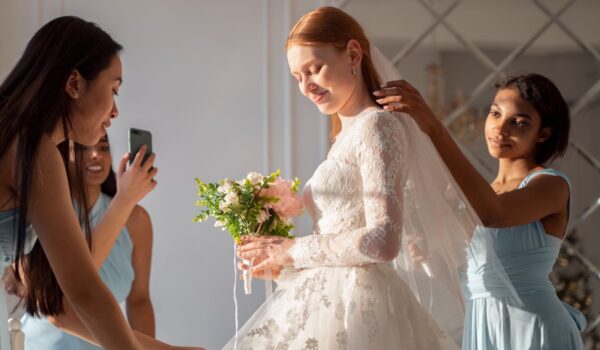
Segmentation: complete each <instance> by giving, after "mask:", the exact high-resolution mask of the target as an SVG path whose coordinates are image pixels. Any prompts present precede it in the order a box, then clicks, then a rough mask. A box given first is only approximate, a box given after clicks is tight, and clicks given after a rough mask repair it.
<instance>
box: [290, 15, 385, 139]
mask: <svg viewBox="0 0 600 350" xmlns="http://www.w3.org/2000/svg"><path fill="white" fill-rule="evenodd" d="M352 39H354V40H356V41H358V43H359V44H360V47H361V49H362V62H361V68H360V69H361V72H362V76H363V79H364V82H365V84H366V86H367V90H368V91H369V93H370V94H369V95H370V96H371V99H372V100H373V102H374V103H377V102H376V101H375V97H374V96H373V92H375V90H379V89H380V85H381V81H380V79H379V76H378V75H377V71H375V66H373V61H372V60H371V45H370V44H369V40H368V39H367V36H366V35H365V32H364V30H363V28H362V27H361V26H360V24H358V22H357V21H356V20H355V19H354V18H352V16H350V15H349V14H347V13H346V12H344V11H342V10H340V9H338V8H335V7H329V6H324V7H319V8H317V9H315V10H313V11H311V12H309V13H307V14H305V15H304V16H303V17H302V18H300V20H299V21H298V22H297V23H296V25H294V27H293V28H292V30H291V31H290V34H289V36H288V38H287V41H286V43H285V50H286V51H287V50H288V49H289V48H290V47H292V46H293V45H303V46H321V45H331V46H333V47H335V48H337V49H339V50H340V51H344V50H345V49H346V45H347V44H348V41H350V40H352ZM340 129H341V122H340V118H339V117H338V116H337V114H334V115H332V116H331V132H330V137H331V139H332V140H333V139H335V137H336V136H337V134H338V133H339V132H340Z"/></svg>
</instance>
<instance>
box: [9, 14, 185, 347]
mask: <svg viewBox="0 0 600 350" xmlns="http://www.w3.org/2000/svg"><path fill="white" fill-rule="evenodd" d="M121 49H122V47H121V45H119V44H118V43H117V42H115V41H114V40H113V39H112V38H111V37H110V36H109V35H108V34H107V33H106V32H105V31H103V30H102V29H100V28H99V27H98V26H97V25H95V24H94V23H91V22H88V21H85V20H83V19H81V18H78V17H73V16H64V17H59V18H56V19H54V20H52V21H50V22H49V23H47V24H46V25H44V26H43V27H42V28H40V29H39V30H38V31H37V32H36V34H35V35H34V36H33V38H32V39H31V40H30V41H29V43H28V44H27V47H26V48H25V51H24V52H23V55H22V57H21V58H20V59H19V60H18V62H17V63H16V66H15V67H14V68H13V69H12V70H11V71H10V72H9V73H8V75H7V76H6V78H5V80H4V81H3V82H2V83H1V84H0V247H1V251H0V268H2V269H3V270H4V267H6V266H11V270H9V271H6V272H7V273H5V275H4V276H5V277H6V278H7V283H5V286H6V288H7V289H8V290H9V291H10V292H12V293H16V294H17V295H18V296H19V297H20V298H21V300H22V305H23V306H24V308H25V310H26V312H27V313H29V314H31V315H37V316H41V315H45V316H47V317H49V318H50V319H51V320H52V322H53V324H54V325H57V326H58V327H61V328H63V327H65V326H66V327H71V328H69V332H70V333H73V334H77V335H78V336H80V337H84V338H86V339H88V340H90V341H93V342H95V343H96V344H99V345H101V346H102V347H103V348H105V349H111V350H112V349H115V350H116V349H119V350H120V349H135V350H141V349H143V347H142V346H144V347H146V348H157V349H171V348H172V347H170V346H169V345H167V344H164V343H161V342H159V341H157V340H155V339H154V338H152V337H149V336H147V335H145V334H143V333H139V332H137V333H136V332H133V331H132V330H131V327H130V325H129V324H128V323H127V320H126V319H125V317H123V314H122V312H121V309H120V308H119V304H118V303H117V301H116V300H115V297H114V296H113V295H112V294H111V293H110V291H109V289H108V288H107V287H106V286H105V284H104V283H103V282H102V280H101V279H100V276H99V274H98V270H99V269H100V265H102V263H101V262H103V261H104V260H105V259H106V256H108V255H109V252H110V250H111V249H112V247H113V245H114V242H115V240H116V239H117V237H118V236H119V233H120V231H121V229H122V227H123V225H125V223H126V222H127V220H128V218H129V217H130V214H131V213H132V210H134V207H135V206H136V204H137V203H138V202H139V201H140V200H142V198H144V197H145V196H146V195H147V194H148V193H149V192H150V191H152V190H153V189H154V188H155V186H156V182H155V181H154V176H155V175H156V174H157V169H156V168H153V164H154V159H155V156H154V155H152V156H150V158H148V160H146V161H145V162H144V163H143V164H142V159H143V154H144V151H145V149H141V150H140V152H138V154H137V155H136V156H135V158H134V159H133V162H132V163H131V164H130V165H127V161H128V157H127V156H124V157H123V158H122V159H121V162H120V164H119V168H118V172H117V174H118V175H117V177H118V180H119V181H118V183H119V191H118V193H117V195H116V196H115V198H114V199H113V200H112V201H111V202H110V205H109V206H108V208H107V209H106V213H105V218H106V217H110V220H103V221H102V222H101V223H100V224H99V225H98V226H97V227H96V228H95V230H94V235H96V236H102V237H103V238H104V239H99V240H97V241H98V242H97V243H94V242H92V248H93V249H94V250H95V252H96V253H95V254H94V258H92V255H91V254H90V251H89V247H88V245H86V240H85V237H84V235H83V234H82V229H81V226H80V221H79V220H78V219H77V215H76V213H75V211H74V210H73V204H72V197H71V193H72V192H71V191H70V187H73V186H79V187H77V188H78V191H75V192H76V194H82V197H83V198H85V191H83V189H82V188H81V186H80V185H82V183H81V182H80V181H77V182H73V181H72V180H73V179H72V177H69V176H67V174H68V173H67V169H66V163H65V161H64V160H63V158H62V157H61V153H60V151H59V150H58V148H57V145H58V144H60V143H61V142H63V141H65V140H73V141H74V142H77V143H79V144H82V145H87V146H93V145H95V144H97V143H98V141H99V140H100V138H101V137H102V136H104V135H105V134H106V128H108V127H109V126H110V124H111V119H113V118H115V117H117V115H118V110H117V107H116V103H115V99H114V96H115V95H116V94H117V92H118V90H119V89H120V87H121V82H122V66H121V60H120V58H119V52H120V51H121ZM78 154H79V153H78ZM63 156H64V154H63ZM74 173H75V174H76V175H77V176H75V178H79V177H80V176H83V168H82V167H81V162H76V166H75V171H74ZM77 200H78V201H79V202H80V203H87V202H88V201H87V200H81V198H78V199H77ZM82 209H83V210H82V211H81V212H82V213H86V215H83V216H82V217H84V218H85V220H84V223H85V225H84V226H85V227H86V230H85V232H86V234H87V233H89V232H90V231H89V230H87V228H88V227H89V215H87V211H88V210H87V209H88V208H87V206H84V207H83V208H82ZM86 221H87V223H86ZM132 231H133V230H132ZM36 238H37V241H36ZM33 242H35V243H33ZM134 255H135V253H134ZM134 259H135V257H134ZM133 264H134V265H135V261H134V262H133ZM13 266H19V268H18V269H15V268H13ZM4 292H5V291H4V288H0V305H1V306H0V349H2V350H5V349H9V346H10V345H9V340H8V335H7V329H6V328H7V323H6V321H7V312H6V311H7V310H6V307H5V306H4V305H5V304H4V303H3V300H4V298H3V296H4ZM130 294H131V293H130ZM63 313H64V314H63ZM75 314H77V315H79V318H76V322H75V321H73V320H72V319H75V317H71V318H69V317H67V315H72V316H73V315H75ZM59 320H60V321H59ZM26 338H27V335H26ZM190 349H192V348H190Z"/></svg>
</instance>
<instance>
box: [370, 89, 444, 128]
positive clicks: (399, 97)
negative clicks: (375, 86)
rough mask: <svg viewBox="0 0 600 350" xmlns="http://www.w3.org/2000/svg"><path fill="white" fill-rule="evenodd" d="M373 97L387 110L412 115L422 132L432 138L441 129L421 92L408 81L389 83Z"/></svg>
mask: <svg viewBox="0 0 600 350" xmlns="http://www.w3.org/2000/svg"><path fill="white" fill-rule="evenodd" d="M373 95H375V97H376V98H377V103H379V104H380V105H382V106H383V108H384V109H385V110H388V111H392V112H403V113H406V114H408V115H410V116H411V117H412V118H413V119H414V120H415V122H416V123H417V124H418V125H419V127H420V128H421V130H423V132H424V133H426V134H427V135H429V136H430V137H431V136H433V134H434V133H435V132H436V130H437V128H438V127H439V124H440V123H439V121H438V119H437V118H436V116H435V114H434V113H433V111H432V110H431V108H429V105H428V104H427V102H426V101H425V99H424V98H423V96H421V93H420V92H419V90H417V89H416V88H415V87H413V86H412V85H411V84H410V83H409V82H407V81H406V80H394V81H389V82H387V83H385V84H384V85H382V87H381V90H377V91H375V92H374V93H373Z"/></svg>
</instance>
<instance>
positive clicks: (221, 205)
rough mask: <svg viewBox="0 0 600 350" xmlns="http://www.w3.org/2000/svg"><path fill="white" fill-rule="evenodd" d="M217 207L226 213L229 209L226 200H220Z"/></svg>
mask: <svg viewBox="0 0 600 350" xmlns="http://www.w3.org/2000/svg"><path fill="white" fill-rule="evenodd" d="M219 209H221V210H222V211H223V212H225V213H227V212H228V211H229V204H227V203H226V202H221V203H219Z"/></svg>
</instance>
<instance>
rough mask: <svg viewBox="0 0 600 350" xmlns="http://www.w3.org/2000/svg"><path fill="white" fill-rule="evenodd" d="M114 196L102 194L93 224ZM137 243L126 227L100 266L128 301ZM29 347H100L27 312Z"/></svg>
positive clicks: (55, 349)
mask: <svg viewBox="0 0 600 350" xmlns="http://www.w3.org/2000/svg"><path fill="white" fill-rule="evenodd" d="M110 199H111V198H110V197H109V196H107V195H105V194H104V193H102V194H100V197H98V200H97V201H96V203H95V204H94V206H93V207H92V210H91V212H90V217H91V220H90V224H91V226H92V227H94V226H96V225H97V224H98V223H99V222H100V220H101V219H102V217H103V216H104V213H105V212H106V209H107V208H108V205H109V203H110ZM132 251H133V244H132V242H131V237H130V236H129V232H128V231H127V228H126V227H124V228H123V230H122V231H121V233H120V234H119V237H118V238H117V241H116V243H115V245H114V246H113V248H112V250H111V252H110V254H109V255H108V258H106V261H105V262H104V264H103V265H102V267H101V268H100V277H101V278H102V281H104V283H105V284H106V286H107V287H108V289H109V290H110V291H111V292H112V293H113V295H114V296H115V298H116V299H117V301H119V302H122V301H124V300H125V299H126V298H127V296H128V295H129V291H130V290H131V284H132V283H133V278H134V270H133V266H132V264H131V256H132V255H131V254H132ZM21 322H23V332H24V333H25V349H26V350H88V349H89V350H91V349H94V350H96V349H99V348H98V347H96V346H94V345H91V344H89V343H87V342H85V341H83V340H81V339H79V338H77V337H74V336H72V335H69V334H67V333H64V332H63V331H61V330H59V329H58V328H56V327H54V326H53V325H51V324H50V323H49V322H48V321H47V320H46V319H45V318H36V317H32V316H29V315H25V316H23V318H22V319H21Z"/></svg>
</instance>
